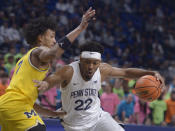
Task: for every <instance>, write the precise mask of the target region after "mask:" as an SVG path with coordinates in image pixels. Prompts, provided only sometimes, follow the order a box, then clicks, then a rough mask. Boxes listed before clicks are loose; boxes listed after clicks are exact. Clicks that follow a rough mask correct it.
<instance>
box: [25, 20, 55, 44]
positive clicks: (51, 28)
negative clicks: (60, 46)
mask: <svg viewBox="0 0 175 131" xmlns="http://www.w3.org/2000/svg"><path fill="white" fill-rule="evenodd" d="M55 31H56V21H55V19H54V18H52V17H40V18H37V19H35V20H32V21H31V22H30V23H29V24H28V25H27V26H26V27H25V29H24V35H25V38H26V40H27V43H28V44H30V45H31V46H33V47H34V46H40V45H42V46H47V47H52V46H53V45H54V44H55V43H56V40H55Z"/></svg>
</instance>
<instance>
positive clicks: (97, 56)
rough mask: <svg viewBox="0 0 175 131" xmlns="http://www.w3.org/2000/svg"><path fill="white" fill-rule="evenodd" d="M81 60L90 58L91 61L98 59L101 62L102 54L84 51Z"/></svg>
mask: <svg viewBox="0 0 175 131" xmlns="http://www.w3.org/2000/svg"><path fill="white" fill-rule="evenodd" d="M81 58H86V59H88V58H90V59H98V60H101V53H99V52H91V51H83V52H81Z"/></svg>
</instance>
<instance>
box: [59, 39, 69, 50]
mask: <svg viewBox="0 0 175 131" xmlns="http://www.w3.org/2000/svg"><path fill="white" fill-rule="evenodd" d="M57 43H58V44H59V47H61V48H62V49H63V50H66V49H68V48H69V47H70V46H71V42H70V41H69V39H68V38H67V37H66V36H65V37H63V38H61V39H60V40H58V42H57Z"/></svg>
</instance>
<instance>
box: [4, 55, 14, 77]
mask: <svg viewBox="0 0 175 131" xmlns="http://www.w3.org/2000/svg"><path fill="white" fill-rule="evenodd" d="M4 67H5V68H6V69H7V71H8V74H10V72H11V70H12V69H13V67H15V62H14V56H13V55H9V56H8V59H7V63H6V64H5V66H4Z"/></svg>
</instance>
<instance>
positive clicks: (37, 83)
mask: <svg viewBox="0 0 175 131" xmlns="http://www.w3.org/2000/svg"><path fill="white" fill-rule="evenodd" d="M33 82H34V83H35V86H36V87H38V91H39V92H40V93H41V92H44V91H46V90H48V89H49V83H48V82H46V81H38V80H33Z"/></svg>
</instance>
